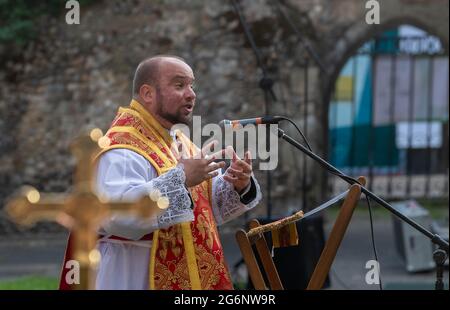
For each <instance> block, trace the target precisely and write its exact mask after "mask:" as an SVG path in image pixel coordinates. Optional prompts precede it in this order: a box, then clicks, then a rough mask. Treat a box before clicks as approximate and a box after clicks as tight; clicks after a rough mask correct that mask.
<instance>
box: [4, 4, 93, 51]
mask: <svg viewBox="0 0 450 310" xmlns="http://www.w3.org/2000/svg"><path fill="white" fill-rule="evenodd" d="M66 2H67V1H65V0H46V1H42V0H0V44H4V43H15V44H18V45H23V44H25V43H26V42H28V41H29V40H32V39H33V38H34V37H35V36H36V34H37V32H36V27H35V22H36V20H37V18H39V17H41V16H56V15H58V14H59V13H61V12H62V11H63V10H65V5H66ZM92 2H94V0H80V1H79V3H80V7H82V6H83V5H85V4H89V3H92ZM62 18H63V17H62Z"/></svg>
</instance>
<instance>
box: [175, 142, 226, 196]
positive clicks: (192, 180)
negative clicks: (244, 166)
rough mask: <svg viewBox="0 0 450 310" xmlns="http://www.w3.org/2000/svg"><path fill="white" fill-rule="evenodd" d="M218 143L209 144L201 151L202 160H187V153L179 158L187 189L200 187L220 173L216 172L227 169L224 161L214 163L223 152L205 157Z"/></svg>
mask: <svg viewBox="0 0 450 310" xmlns="http://www.w3.org/2000/svg"><path fill="white" fill-rule="evenodd" d="M216 143H217V141H212V142H210V143H208V145H206V146H205V147H204V148H203V149H202V150H201V157H200V158H187V156H186V154H185V153H184V154H182V155H181V156H179V158H178V162H179V163H181V164H183V166H184V174H185V176H186V186H187V187H192V186H195V185H198V184H200V183H202V182H203V181H205V180H208V179H211V178H213V177H215V176H217V175H218V174H219V172H218V171H216V170H217V169H219V168H223V167H225V162H224V161H221V162H218V163H215V162H214V160H215V157H216V155H220V154H222V153H223V151H219V152H216V153H214V154H212V155H209V156H208V155H205V154H206V153H207V151H209V150H211V149H212V147H213V146H214V145H215V144H216ZM218 157H220V156H218Z"/></svg>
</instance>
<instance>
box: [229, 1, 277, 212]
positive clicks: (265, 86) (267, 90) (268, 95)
mask: <svg viewBox="0 0 450 310" xmlns="http://www.w3.org/2000/svg"><path fill="white" fill-rule="evenodd" d="M231 4H232V6H233V8H234V10H235V11H236V14H237V15H238V17H239V21H240V23H241V25H242V28H243V29H244V33H245V36H246V37H247V40H248V42H249V43H250V46H251V47H252V50H253V53H254V54H255V58H256V62H257V64H258V67H259V68H260V69H261V72H262V75H263V76H262V78H261V80H260V81H259V87H260V88H261V89H262V90H263V92H264V112H265V115H266V116H268V115H270V111H269V107H270V102H271V100H273V101H274V102H276V101H277V98H276V96H275V93H274V91H273V89H272V86H273V83H274V81H273V80H272V79H271V78H270V77H269V75H268V73H267V68H266V66H265V65H264V62H263V61H262V56H261V51H260V50H259V49H258V47H257V46H256V43H255V40H254V38H253V36H252V33H251V31H250V29H249V27H248V25H247V22H246V21H245V18H244V16H243V14H242V12H241V9H240V7H239V4H238V3H237V2H236V1H235V0H231ZM267 130H269V129H268V128H267ZM266 136H267V141H266V145H269V135H266ZM266 191H267V218H269V219H270V218H271V217H272V193H271V191H272V176H271V172H270V170H267V188H266Z"/></svg>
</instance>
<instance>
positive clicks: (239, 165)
mask: <svg viewBox="0 0 450 310" xmlns="http://www.w3.org/2000/svg"><path fill="white" fill-rule="evenodd" d="M252 172H253V168H252V159H251V154H250V151H247V152H245V154H244V159H240V158H239V157H238V156H237V154H236V153H235V152H234V150H233V159H232V160H231V165H230V167H228V169H227V171H226V172H225V174H224V176H223V178H224V180H225V181H227V182H230V183H231V184H233V185H234V189H235V190H236V191H237V192H238V193H241V192H242V191H243V190H244V189H245V188H246V187H247V186H248V185H249V184H250V178H251V176H252Z"/></svg>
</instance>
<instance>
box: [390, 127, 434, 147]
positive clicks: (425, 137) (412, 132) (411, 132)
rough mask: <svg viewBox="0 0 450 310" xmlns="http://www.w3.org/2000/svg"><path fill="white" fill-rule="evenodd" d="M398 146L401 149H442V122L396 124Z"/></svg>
mask: <svg viewBox="0 0 450 310" xmlns="http://www.w3.org/2000/svg"><path fill="white" fill-rule="evenodd" d="M395 140H396V145H397V148H399V149H408V148H413V149H420V148H428V147H430V148H440V147H441V146H442V125H441V123H440V122H412V123H410V122H400V123H397V124H396V138H395Z"/></svg>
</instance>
